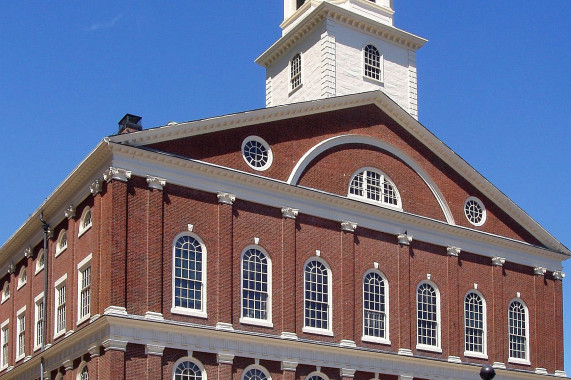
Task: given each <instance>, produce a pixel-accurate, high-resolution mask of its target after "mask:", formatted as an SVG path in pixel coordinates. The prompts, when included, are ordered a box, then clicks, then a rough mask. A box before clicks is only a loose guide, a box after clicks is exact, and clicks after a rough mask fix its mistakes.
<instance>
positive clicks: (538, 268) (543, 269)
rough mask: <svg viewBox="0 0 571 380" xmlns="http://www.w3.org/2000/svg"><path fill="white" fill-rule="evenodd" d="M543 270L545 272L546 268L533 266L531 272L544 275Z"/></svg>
mask: <svg viewBox="0 0 571 380" xmlns="http://www.w3.org/2000/svg"><path fill="white" fill-rule="evenodd" d="M545 272H547V269H546V268H544V267H539V266H537V267H533V274H534V275H536V276H545Z"/></svg>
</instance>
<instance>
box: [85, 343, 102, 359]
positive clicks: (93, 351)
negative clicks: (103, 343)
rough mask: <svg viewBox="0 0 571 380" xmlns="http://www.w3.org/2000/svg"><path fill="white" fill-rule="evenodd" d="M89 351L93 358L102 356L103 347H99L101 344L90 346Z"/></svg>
mask: <svg viewBox="0 0 571 380" xmlns="http://www.w3.org/2000/svg"><path fill="white" fill-rule="evenodd" d="M87 352H89V356H90V357H91V359H93V358H96V357H98V356H101V349H100V348H99V345H95V346H91V347H89V348H88V349H87Z"/></svg>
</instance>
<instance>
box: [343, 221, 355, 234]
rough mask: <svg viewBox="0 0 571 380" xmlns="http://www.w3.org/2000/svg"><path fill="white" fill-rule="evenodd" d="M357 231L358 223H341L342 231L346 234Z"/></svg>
mask: <svg viewBox="0 0 571 380" xmlns="http://www.w3.org/2000/svg"><path fill="white" fill-rule="evenodd" d="M356 229H357V223H355V222H349V221H348V220H344V221H342V222H341V230H342V231H345V232H355V230H356Z"/></svg>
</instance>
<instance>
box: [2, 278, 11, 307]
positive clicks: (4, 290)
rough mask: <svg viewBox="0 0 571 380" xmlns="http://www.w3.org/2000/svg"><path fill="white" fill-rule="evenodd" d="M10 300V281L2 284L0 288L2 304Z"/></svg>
mask: <svg viewBox="0 0 571 380" xmlns="http://www.w3.org/2000/svg"><path fill="white" fill-rule="evenodd" d="M9 299H10V280H8V281H6V282H5V283H4V287H3V288H2V303H4V302H6V301H8V300H9Z"/></svg>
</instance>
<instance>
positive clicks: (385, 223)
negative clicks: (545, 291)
mask: <svg viewBox="0 0 571 380" xmlns="http://www.w3.org/2000/svg"><path fill="white" fill-rule="evenodd" d="M112 146H113V151H114V159H113V160H114V161H113V164H114V165H117V166H119V167H123V168H128V169H129V170H131V171H132V172H133V175H137V176H141V177H145V176H147V175H157V173H160V174H161V176H162V177H163V178H166V180H167V181H168V183H171V184H173V185H180V186H184V187H190V188H194V189H198V190H202V191H206V192H210V193H213V194H217V193H218V192H219V191H232V194H235V196H236V198H238V199H242V200H245V201H250V202H254V203H261V204H265V205H268V206H271V207H276V208H278V209H281V208H282V207H283V205H284V204H287V205H288V206H289V207H292V208H295V209H298V210H299V212H300V213H303V214H306V215H312V216H316V217H321V218H324V219H328V220H337V221H340V220H351V221H353V222H355V223H358V225H359V226H361V227H363V228H370V229H372V230H375V231H382V232H386V233H390V234H394V235H395V236H397V235H398V234H400V233H402V232H403V231H405V230H408V234H409V235H414V237H415V240H419V241H424V242H427V243H431V244H436V245H440V246H443V247H447V246H448V245H452V246H456V247H462V249H463V251H465V252H473V253H476V254H479V255H483V256H489V257H494V256H501V257H505V258H507V259H508V261H511V262H515V263H520V264H523V265H527V266H531V267H533V266H537V265H541V266H545V267H547V268H549V269H550V270H560V269H561V262H562V261H563V260H565V259H566V258H567V257H566V256H565V255H563V254H561V253H560V252H557V251H553V250H549V249H545V248H541V247H537V246H533V245H531V244H528V243H525V242H522V241H518V240H514V239H509V238H505V237H501V236H498V235H493V234H489V233H484V232H481V231H476V230H473V229H471V228H466V227H461V226H453V225H449V224H448V223H445V222H442V221H438V220H434V219H430V218H426V217H422V216H418V215H413V214H410V213H406V212H402V211H397V210H392V209H389V208H385V207H380V206H373V205H370V204H368V203H365V202H361V201H358V200H353V199H349V198H347V197H343V196H339V195H335V194H331V193H325V192H322V191H317V190H315V189H309V188H305V187H301V186H293V185H289V184H287V183H285V182H284V181H278V180H274V179H270V178H266V177H263V176H260V175H256V174H250V173H245V172H241V171H237V170H233V169H228V168H224V167H221V166H217V165H214V164H209V163H205V162H202V161H198V160H192V159H185V158H181V157H177V156H172V155H167V154H163V153H159V152H155V151H151V150H146V149H142V148H138V147H130V146H126V145H120V144H112Z"/></svg>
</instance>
